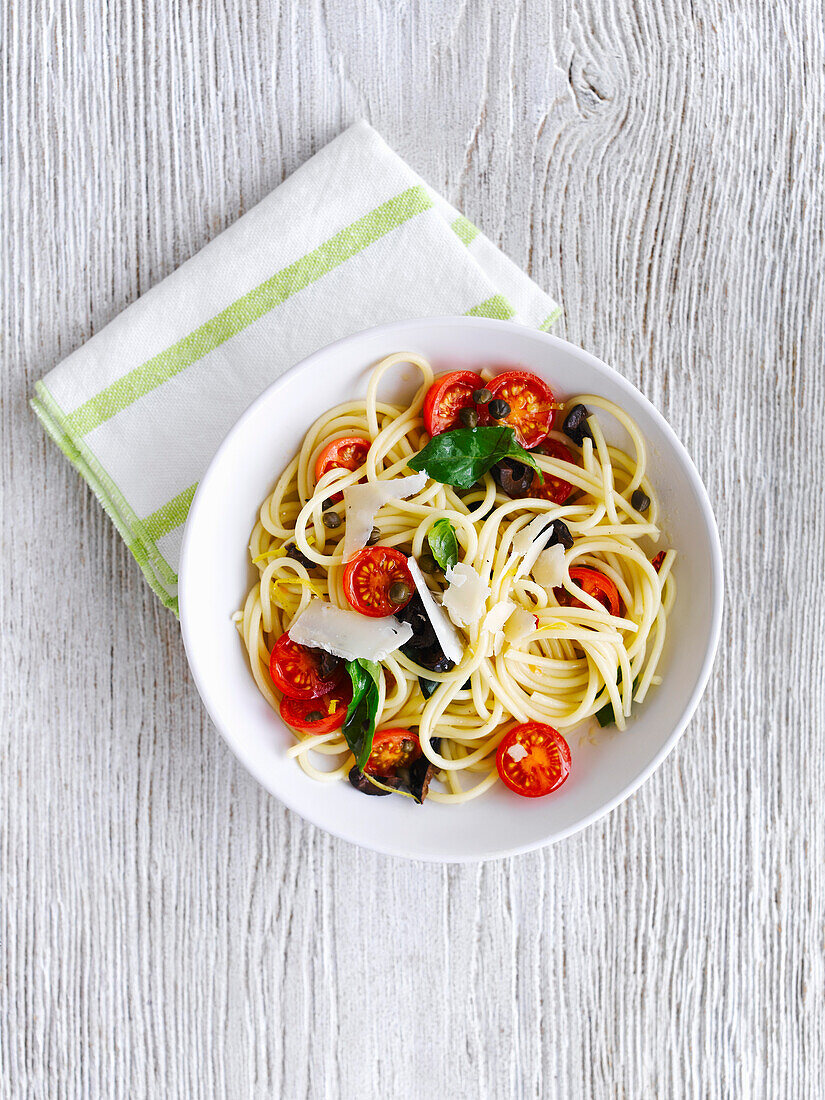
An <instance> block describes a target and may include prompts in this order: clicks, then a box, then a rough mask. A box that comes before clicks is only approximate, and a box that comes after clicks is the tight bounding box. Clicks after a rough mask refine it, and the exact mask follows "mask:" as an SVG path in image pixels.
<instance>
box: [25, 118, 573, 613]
mask: <svg viewBox="0 0 825 1100" xmlns="http://www.w3.org/2000/svg"><path fill="white" fill-rule="evenodd" d="M560 312H561V311H560V309H559V307H558V306H557V305H556V303H555V302H554V301H553V300H552V298H550V297H549V296H548V295H546V294H545V293H543V291H541V290H540V289H539V288H538V287H537V286H536V285H535V283H533V282H532V280H530V279H529V278H528V277H527V276H526V275H525V274H524V273H523V272H522V271H520V270H519V269H518V268H517V267H516V266H515V264H513V263H512V262H511V261H510V260H508V259H507V257H506V256H505V255H504V254H503V253H502V252H501V251H499V249H498V248H496V247H495V245H493V244H492V242H491V241H489V240H488V239H487V238H486V237H484V236H483V235H482V234H481V233H480V232H479V231H478V229H476V227H475V226H474V225H472V223H471V222H469V221H468V220H467V219H466V218H464V217H462V216H461V215H460V214H459V213H458V211H456V210H455V209H454V208H453V207H452V206H450V205H449V203H447V202H445V201H444V199H442V198H441V197H440V196H439V195H437V194H435V192H433V191H432V190H431V189H430V188H429V187H428V186H427V185H426V184H425V183H424V182H423V180H422V179H421V178H420V177H419V176H417V175H416V174H415V173H414V172H413V171H412V170H411V169H410V168H409V167H408V166H407V165H406V164H405V163H404V161H402V160H401V159H400V158H399V157H398V156H396V154H395V153H394V152H393V151H392V150H391V149H389V148H388V146H387V145H386V144H385V143H384V142H383V141H382V139H381V138H380V137H379V136H378V134H377V133H376V132H375V131H374V130H373V129H372V128H371V127H370V126H368V125H367V124H366V123H365V122H360V123H357V124H356V125H354V126H352V127H351V128H350V129H348V130H347V131H345V132H344V133H343V134H341V136H340V137H338V138H336V139H335V140H334V141H332V142H331V143H330V144H329V145H327V146H326V147H325V148H324V149H323V150H321V152H320V153H318V154H317V155H316V156H314V157H313V158H312V159H311V160H309V161H308V162H307V163H306V164H304V165H303V166H302V167H301V168H299V169H298V170H297V171H296V172H295V173H294V174H293V175H292V176H290V178H289V179H287V180H286V181H285V182H284V183H283V184H281V186H280V187H278V188H276V190H275V191H273V192H272V193H271V194H270V195H268V196H267V197H266V198H265V199H264V200H263V201H262V202H260V203H259V204H258V205H257V206H256V207H254V209H252V210H250V211H249V212H248V213H247V214H244V216H243V217H242V218H240V219H239V220H238V221H237V222H235V224H234V225H232V226H230V228H229V229H227V230H225V232H223V233H221V235H220V236H219V237H217V238H216V239H215V240H214V241H212V242H211V243H210V244H208V245H206V247H205V248H203V249H202V250H201V251H200V252H198V253H197V255H195V256H193V257H192V259H190V260H188V261H187V262H186V263H184V264H183V265H182V266H181V267H180V268H178V270H177V271H175V272H173V274H171V275H170V276H169V277H168V278H166V279H164V280H163V282H161V283H159V284H158V285H157V286H155V287H153V288H152V289H151V290H150V291H149V292H148V293H147V294H145V295H144V296H143V297H142V298H140V299H139V300H138V301H136V302H135V303H134V304H133V305H131V306H129V308H128V309H126V310H124V311H123V313H121V314H120V315H119V316H118V317H116V318H115V320H114V321H112V322H111V323H110V324H109V325H107V327H106V328H105V329H103V330H102V331H101V332H99V333H97V334H96V335H95V336H93V337H92V339H91V340H89V341H88V343H86V344H84V345H83V347H81V348H79V349H78V350H77V351H76V352H74V353H73V354H72V355H70V356H69V357H68V358H67V359H65V360H64V361H63V362H62V363H60V364H59V365H58V366H57V367H55V368H54V370H52V371H51V372H50V373H49V374H47V375H46V377H45V378H44V379H43V380H42V381H40V382H38V383H37V385H36V394H35V397H34V398H33V400H32V405H33V407H34V409H35V411H36V412H37V415H38V416H39V417H40V419H41V420H42V421H43V424H44V425H45V427H46V429H47V431H48V432H49V433H50V434H51V436H52V437H53V438H54V440H55V441H56V442H57V444H58V446H59V447H60V448H61V450H62V451H63V452H64V454H65V455H66V456H67V457H68V458H69V460H70V461H71V462H73V463H74V465H75V466H76V467H77V469H78V470H79V471H80V473H81V474H82V475H83V477H85V478H86V480H87V481H88V482H89V484H90V485H91V486H92V488H93V489H94V491H95V493H96V494H97V496H98V498H99V499H100V501H101V503H102V504H103V506H104V508H105V509H106V511H107V512H108V513H109V514H110V516H111V517H112V519H113V521H114V523H115V525H116V526H117V529H118V531H119V532H120V533H121V535H122V536H123V538H124V539H125V540H126V543H127V545H128V547H129V549H130V550H131V552H132V553H133V554H134V556H135V558H136V559H137V561H138V562H139V564H140V566H141V568H142V569H143V571H144V573H145V574H146V577H147V579H148V581H149V583H150V584H151V586H152V588H153V589H154V590H155V592H157V594H158V596H159V597H160V599H161V600H162V601H163V603H164V604H165V605H166V606H168V607H171V608H172V609H173V610H174V611H176V612H177V565H178V555H179V552H180V544H181V536H182V532H183V524H184V521H185V520H186V514H187V511H188V509H189V505H190V503H191V501H192V497H193V496H194V493H195V489H196V488H197V483H198V479H199V478H200V476H201V475H202V473H203V471H204V470H205V469H206V467H207V465H208V464H209V460H210V459H211V457H212V455H213V454H214V453H215V451H216V450H217V448H218V445H219V444H220V442H221V440H222V439H223V437H224V436H225V435H226V433H227V431H228V430H229V429H230V427H231V426H232V424H233V423H234V422H235V421H236V420H237V418H238V417H239V416H240V414H241V413H242V412H243V411H244V409H245V408H246V407H247V406H248V405H249V404H250V402H251V401H253V400H254V398H256V397H257V396H258V394H260V393H261V392H262V391H263V390H264V389H265V388H266V387H267V386H268V385H269V384H270V383H271V382H272V381H273V380H274V379H275V378H277V377H278V376H279V375H280V374H282V373H283V372H284V371H285V370H286V369H287V368H288V367H291V366H293V365H294V364H295V363H297V362H298V361H299V360H301V359H303V358H304V357H305V356H307V355H309V354H310V353H311V352H313V351H315V350H317V349H318V348H320V347H323V346H324V345H325V344H329V343H331V342H332V341H333V340H337V339H338V338H340V337H342V336H346V335H348V334H350V333H353V332H359V331H361V330H362V329H366V328H370V327H371V326H373V325H377V324H381V323H383V322H386V321H392V320H401V319H404V318H413V317H428V316H440V315H445V314H476V315H480V316H485V317H500V318H511V319H512V320H514V321H519V322H521V323H523V324H525V325H530V326H534V327H537V328H542V329H546V328H548V327H549V326H550V325H551V324H552V323H553V321H554V320H556V318H557V317H558V316H559V314H560Z"/></svg>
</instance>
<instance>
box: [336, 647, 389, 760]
mask: <svg viewBox="0 0 825 1100" xmlns="http://www.w3.org/2000/svg"><path fill="white" fill-rule="evenodd" d="M347 672H348V673H349V678H350V680H352V701H351V702H350V705H349V706H348V707H347V717H346V719H345V720H344V729H343V733H344V737H345V738H346V741H347V744H348V745H349V747H350V749H351V750H352V753H353V756H354V757H355V763H356V764H357V765H358V770H359V771H361V772H362V773H363V771H364V765H365V764H366V762H367V761H368V760H369V758H370V752H371V751H372V739H373V737H374V736H375V719H376V716H377V715H378V682H379V677H380V675H381V670H380V669H379V667H378V665H377V664H376V663H375V662H374V661H365V660H363V658H360V657H359V658H358V659H357V660H355V661H347Z"/></svg>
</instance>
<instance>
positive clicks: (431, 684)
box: [418, 676, 441, 699]
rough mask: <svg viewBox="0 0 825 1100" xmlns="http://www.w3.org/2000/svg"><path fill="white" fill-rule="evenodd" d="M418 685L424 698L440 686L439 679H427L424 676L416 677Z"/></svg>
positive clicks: (427, 697)
mask: <svg viewBox="0 0 825 1100" xmlns="http://www.w3.org/2000/svg"><path fill="white" fill-rule="evenodd" d="M418 686H419V687H420V688H421V694H422V695H423V696H424V698H425V699H429V697H430V696H431V695H432V694H433V692H434V691H435V690H436V689H437V688H438V687H440V686H441V681H440V680H428V679H427V678H426V677H425V676H419V677H418Z"/></svg>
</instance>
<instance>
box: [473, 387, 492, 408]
mask: <svg viewBox="0 0 825 1100" xmlns="http://www.w3.org/2000/svg"><path fill="white" fill-rule="evenodd" d="M492 400H493V395H492V394H491V393H490V391H489V390H488V389H483V390H473V401H475V403H476V405H486V404H487V403H488V402H489V401H492Z"/></svg>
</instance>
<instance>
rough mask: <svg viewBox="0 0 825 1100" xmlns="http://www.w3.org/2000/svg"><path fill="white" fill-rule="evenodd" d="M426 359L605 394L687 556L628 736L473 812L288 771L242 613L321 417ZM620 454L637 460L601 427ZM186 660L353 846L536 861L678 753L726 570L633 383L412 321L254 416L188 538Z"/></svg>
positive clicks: (530, 337) (396, 392)
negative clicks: (526, 792) (265, 522)
mask: <svg viewBox="0 0 825 1100" xmlns="http://www.w3.org/2000/svg"><path fill="white" fill-rule="evenodd" d="M397 351H416V352H419V353H420V354H423V355H425V356H427V357H428V358H429V360H430V361H431V363H432V364H433V367H434V368H435V370H436V372H437V371H438V370H440V369H442V370H443V369H444V368H446V367H450V368H452V367H454V366H455V365H456V364H459V365H462V364H466V365H467V366H470V367H473V368H479V367H480V366H483V365H491V366H492V365H495V366H497V367H500V366H502V365H516V364H517V365H520V366H524V367H527V368H528V369H529V370H532V371H535V372H536V373H537V374H540V375H541V376H542V377H543V378H545V379H546V380H547V382H549V384H550V385H551V386H552V388H553V390H554V391H555V392H556V394H557V395H558V396H560V397H567V396H570V395H573V394H577V393H595V394H599V395H602V396H604V397H606V398H609V399H610V400H612V401H615V402H616V403H617V404H619V405H621V406H622V408H624V409H625V410H626V411H627V412H628V413H629V414H630V416H632V417H633V418H634V420H635V421H636V422H637V424H638V425H639V427H640V428H641V431H642V433H643V435H644V437H645V439H646V440H647V444H648V449H649V459H648V463H649V467H648V468H649V474H650V478H651V480H652V482H653V484H654V485H655V487H656V490H657V492H658V494H659V498H660V501H661V508H662V516H663V527H664V534H665V538H664V542H663V544H662V545H664V546H671V545H672V546H674V547H676V549H677V550H678V558H677V560H676V565H675V570H674V572H675V577H676V581H677V599H676V604H675V606H674V608H673V611H672V613H671V616H670V620H669V624H668V643H667V645H666V649H665V652H664V654H663V659H662V663H661V666H660V672H661V674H662V675H663V677H664V679H663V683H662V684H661V686H660V687H658V688H654V689H652V690H651V692H650V694H649V696H648V698H647V700H646V702H645V703H644V705H642V706H640V707H639V708H638V713H636V714H634V715H633V716H632V718H631V719H630V721H629V723H628V728H627V730H626V731H625V732H624V733H619V732H617V731H615V730H610V729H609V730H605V731H604V732H601V733H599V735H598V736H597V737H595V738H594V739H592V740H591V739H589V738H587V737H584V736H583V737H582V738H581V740H580V739H579V736H578V735H577V734H575V733H574V734H572V735H571V737H570V738H569V740H570V747H571V751H572V753H573V768H572V771H571V774H570V778H569V779H568V781H567V783H566V784H565V785H564V787H562V789H561V790H560V791H559V792H558V793H556V794H553V795H549V796H548V797H546V798H542V799H527V798H519V797H518V796H517V795H513V794H511V793H510V792H509V791H507V790H506V789H505V788H504V787H503V786H502V785H501V784H498V785H497V787H496V788H494V789H493V790H492V791H490V792H488V793H487V794H485V795H482V796H481V797H480V798H478V799H476V800H474V801H471V802H469V803H466V804H465V805H463V806H457V807H453V806H448V805H443V804H442V805H439V804H437V803H434V802H425V803H424V805H423V806H417V805H415V804H414V803H413V802H412V801H411V800H410V799H407V798H393V797H391V796H390V797H389V798H365V797H364V796H363V795H361V794H359V793H358V792H357V791H355V790H353V788H352V787H351V786H350V785H349V783H346V782H340V783H330V784H320V783H317V782H315V781H313V780H312V779H310V778H309V777H308V776H306V775H305V774H304V772H303V771H302V770H301V768H300V767H299V766H298V765H297V764H296V763H295V761H294V760H292V759H289V758H288V757H287V756H286V752H285V750H286V748H287V747H288V746H289V745H290V744H292V743H293V742H292V736H291V734H290V732H289V730H288V728H287V727H286V726H285V725H284V724H283V723H282V722H281V720H280V718H279V716H278V715H276V714H274V713H273V711H272V710H271V709H270V707H269V706H268V704H267V703H266V702H264V700H263V698H262V697H261V695H260V694H259V692H258V689H257V687H256V686H255V683H254V681H253V679H252V675H251V673H250V671H249V667H248V665H247V659H246V653H245V650H244V647H243V645H242V644H241V641H240V638H239V636H238V633H237V630H236V629H235V626H234V624H233V623H232V621H231V616H232V614H233V613H234V612H235V611H237V610H238V608H240V607H241V605H242V602H243V599H244V597H245V595H246V592H247V591H248V588H249V586H250V584H251V583H252V582H253V581H254V579H255V578H256V576H257V573H256V572H255V571H254V569H253V568H252V567H251V566H250V564H249V554H248V549H247V547H248V541H249V533H250V531H251V530H252V527H253V525H254V523H255V520H256V516H257V513H258V510H259V507H260V504H261V501H262V500H263V499H264V498H265V497H266V496H267V495H268V494H269V493H270V492H271V490H272V487H273V485H274V482H275V479H276V477H277V475H278V474H279V473H280V472H281V470H282V469H283V468H284V466H286V464H287V462H288V461H289V460H290V458H291V457H292V456H293V455H294V453H295V451H296V450H297V449H298V447H299V445H300V442H301V439H302V436H303V434H304V432H305V431H306V429H307V428H308V427H309V426H310V424H311V423H312V422H313V421H314V420H315V418H316V417H317V416H318V415H320V414H321V413H322V412H324V411H326V410H327V409H329V408H331V407H332V406H333V405H337V404H338V403H339V402H342V401H350V400H352V399H353V398H354V397H356V396H359V395H363V394H364V393H365V390H366V380H367V377H368V374H369V371H370V369H371V368H372V366H373V365H374V364H375V363H376V362H378V360H379V359H381V358H383V357H384V356H385V355H388V354H390V353H391V352H397ZM419 377H420V376H418V374H417V372H416V371H414V370H413V368H411V367H407V366H406V365H405V366H400V367H399V368H397V370H396V372H395V374H394V375H392V376H391V377H389V378H387V379H386V380H385V382H384V383H383V385H382V390H381V391H380V392H381V394H382V396H386V397H387V398H389V399H391V400H393V399H399V398H401V397H404V396H410V395H411V394H412V392H413V391H414V389H415V387H416V385H417V384H418V381H417V379H418V378H419ZM601 422H602V423H603V424H604V426H605V429H606V431H607V434H608V438H609V439H610V441H611V442H614V443H616V444H618V445H623V444H624V445H626V446H627V445H629V441H628V440H626V438H625V436H624V431H623V429H618V430H617V426H616V425H614V424H613V423H612V421H611V418H609V417H607V416H603V417H602V420H601ZM179 599H180V617H181V626H182V629H183V640H184V644H185V646H186V653H187V656H188V658H189V663H190V665H191V668H192V674H193V676H194V678H195V683H196V684H197V687H198V691H199V692H200V694H201V698H202V699H203V701H204V703H205V705H206V708H207V710H208V711H209V714H210V716H211V718H212V721H213V722H214V723H215V725H216V726H217V727H218V729H219V730H220V732H221V734H222V735H223V737H224V738H225V739H226V741H227V743H228V744H229V746H230V748H231V749H232V750H233V752H234V753H235V754H236V755H237V757H238V758H239V760H241V762H242V763H243V764H244V766H245V767H246V768H248V769H249V771H250V772H251V773H252V774H253V775H254V776H255V778H256V779H257V780H258V781H259V782H260V783H262V784H263V786H264V787H266V788H267V790H269V791H271V792H272V794H274V795H276V796H277V797H278V798H279V799H280V800H281V801H282V802H283V803H285V804H286V805H287V806H289V807H290V808H291V809H293V810H295V811H296V812H297V813H299V814H301V815H302V816H303V817H305V818H307V820H309V821H312V822H314V823H315V824H316V825H319V826H320V827H321V828H323V829H326V830H328V831H329V832H330V833H334V834H335V835H336V836H339V837H342V838H343V839H345V840H350V841H353V842H354V843H355V844H361V845H363V846H364V847H366V848H372V849H375V850H376V851H380V852H388V853H392V854H394V855H401V856H409V857H413V858H416V859H426V860H437V861H445V862H455V861H464V860H479V859H488V858H491V857H494V856H504V855H509V854H513V853H517V852H525V851H528V850H530V849H532V848H537V847H539V846H540V845H543V844H548V843H550V842H551V841H553V840H559V839H560V838H562V837H565V836H569V835H570V834H571V833H574V832H576V830H577V829H581V828H583V827H584V826H585V825H588V824H590V823H591V822H593V821H595V820H596V819H597V818H599V817H601V816H602V814H605V813H607V811H608V810H611V809H612V808H613V807H614V806H617V805H618V804H619V803H620V802H622V801H623V800H624V799H625V798H627V797H628V796H629V795H630V794H631V793H632V792H633V791H635V790H636V788H637V787H638V786H639V785H640V784H641V783H642V782H643V780H645V779H646V778H647V777H648V776H649V775H650V774H651V772H652V771H653V770H654V768H656V767H657V766H658V765H659V764H661V762H662V761H663V760H664V758H665V757H666V756H667V754H668V752H669V751H670V750H671V749H672V748H673V746H674V745H675V744H676V741H677V740H678V738H679V736H680V735H681V733H682V732H683V730H684V729H685V726H686V725H687V723H688V721H689V719H690V717H691V715H692V714H693V712H694V710H695V709H696V706H697V704H698V702H699V699H700V697H701V694H702V691H703V690H704V687H705V684H706V682H707V679H708V676H709V674H710V669H711V664H712V662H713V656H714V653H715V650H716V643H717V640H718V637H719V627H720V622H721V616H722V557H721V551H720V546H719V535H718V533H717V530H716V523H715V521H714V518H713V513H712V511H711V507H710V503H709V501H708V497H707V493H706V492H705V489H704V486H703V485H702V482H701V480H700V478H699V475H698V473H697V472H696V469H695V467H694V465H693V463H692V462H691V460H690V458H689V457H688V454H687V452H686V451H685V449H684V447H683V446H682V444H681V443H680V442H679V440H678V439H677V438H676V436H675V435H674V433H673V431H672V429H671V428H670V427H669V426H668V424H667V423H666V422H665V420H664V419H663V417H662V416H661V414H660V413H659V412H657V411H656V409H655V408H654V407H653V406H652V405H651V404H650V402H649V401H648V400H647V399H646V398H645V397H643V396H642V395H641V394H640V393H639V392H638V390H636V389H634V387H633V386H631V385H630V383H629V382H627V381H625V379H624V378H622V377H621V375H619V374H617V373H616V372H615V371H614V370H612V369H611V368H610V367H608V366H605V364H604V363H602V362H600V361H599V360H598V359H596V358H595V357H594V356H592V355H589V354H588V353H587V352H586V351H582V350H581V349H580V348H577V347H574V346H573V345H572V344H568V343H566V342H565V341H564V340H559V339H558V338H557V337H555V336H549V335H547V334H546V333H543V332H535V331H532V330H530V329H527V328H524V327H522V326H520V325H515V324H511V323H510V322H506V321H493V320H488V319H487V318H477V317H442V318H436V319H432V318H430V319H425V320H416V321H401V322H398V323H396V324H389V325H382V326H380V327H379V328H374V329H370V330H369V331H367V332H362V333H358V334H356V335H354V336H348V337H346V338H345V339H343V340H339V341H338V342H337V343H335V344H331V345H330V346H329V347H326V348H322V349H321V351H318V352H316V353H315V354H314V355H311V356H310V357H309V358H308V359H305V360H304V361H303V362H302V363H299V364H298V365H297V366H295V367H293V368H292V369H291V370H290V371H288V372H287V373H286V374H284V375H282V377H280V378H279V379H278V380H277V381H276V382H275V383H273V385H271V386H270V387H269V389H268V390H266V392H265V393H263V394H262V395H261V396H260V397H259V398H258V399H257V401H255V402H254V403H253V404H252V405H251V406H250V407H249V408H248V409H247V410H246V412H245V413H244V414H243V416H242V417H241V418H240V420H239V421H238V422H237V424H236V425H235V426H234V428H232V430H231V431H230V432H229V434H228V435H227V437H226V439H225V440H224V441H223V443H222V444H221V446H220V448H219V450H218V452H217V454H216V455H215V457H214V458H213V460H212V462H211V464H210V466H209V469H208V470H207V472H206V474H205V476H204V477H203V479H202V481H201V483H200V485H199V487H198V491H197V493H196V494H195V499H194V501H193V502H192V507H191V509H190V511H189V518H188V520H187V524H186V531H185V534H184V539H183V549H182V552H181V562H180V583H179Z"/></svg>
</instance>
